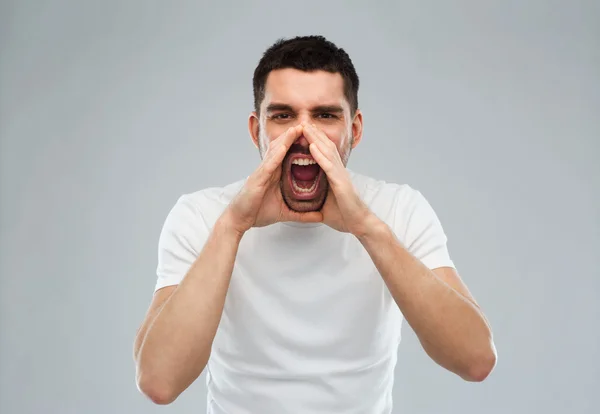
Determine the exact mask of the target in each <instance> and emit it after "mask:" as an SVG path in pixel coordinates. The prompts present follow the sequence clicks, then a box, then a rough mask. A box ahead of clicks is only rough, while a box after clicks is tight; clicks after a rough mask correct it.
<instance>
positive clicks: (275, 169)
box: [226, 125, 323, 234]
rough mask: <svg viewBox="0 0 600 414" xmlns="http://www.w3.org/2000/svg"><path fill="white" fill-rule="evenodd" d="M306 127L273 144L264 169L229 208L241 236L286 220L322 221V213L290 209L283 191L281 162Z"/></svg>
mask: <svg viewBox="0 0 600 414" xmlns="http://www.w3.org/2000/svg"><path fill="white" fill-rule="evenodd" d="M302 130H303V128H302V125H298V126H295V127H292V128H289V129H288V130H287V131H286V132H284V133H283V134H282V135H280V136H279V137H278V138H276V139H275V140H273V141H272V142H271V143H270V144H269V148H268V150H267V152H266V153H265V156H264V158H263V160H262V162H261V164H260V166H259V167H258V168H257V169H256V171H254V173H253V174H252V175H251V176H250V177H248V180H247V181H246V183H245V184H244V187H243V188H242V189H241V191H240V192H239V194H238V195H237V196H236V197H235V198H234V200H233V201H232V202H231V204H230V205H229V206H228V209H227V211H226V214H228V218H229V220H230V221H229V223H230V225H231V226H232V227H233V228H234V229H235V230H236V231H238V232H239V233H240V234H243V233H245V232H246V231H247V230H249V229H250V228H252V227H264V226H268V225H271V224H274V223H277V222H282V221H298V222H305V223H309V222H320V221H322V219H323V215H322V214H321V213H320V212H308V213H298V212H295V211H292V210H290V209H289V208H288V207H287V206H286V204H285V203H284V201H283V197H282V195H281V190H280V187H279V185H280V179H281V175H282V171H281V168H282V166H281V163H282V162H283V159H284V158H285V155H286V154H287V152H288V150H289V149H290V147H291V146H292V144H293V143H294V142H295V141H296V139H298V137H300V135H302Z"/></svg>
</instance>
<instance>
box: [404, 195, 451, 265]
mask: <svg viewBox="0 0 600 414" xmlns="http://www.w3.org/2000/svg"><path fill="white" fill-rule="evenodd" d="M409 199H410V201H409V203H408V205H406V206H405V207H404V208H401V209H399V210H398V213H397V214H398V216H397V217H396V220H395V221H396V227H397V231H398V232H399V233H401V234H403V235H404V237H403V241H404V246H405V247H406V248H407V249H408V251H410V252H411V253H412V254H413V255H414V256H415V257H417V258H418V259H419V260H420V261H421V262H422V263H423V264H425V266H427V267H428V268H429V269H435V268H438V267H455V265H454V262H453V261H452V259H451V258H450V254H449V252H448V246H447V242H448V238H447V237H446V234H445V232H444V229H443V227H442V224H441V222H440V220H439V218H438V216H437V214H436V213H435V211H434V209H433V207H432V206H431V204H430V203H429V202H428V201H427V199H426V198H425V197H424V196H423V195H422V194H421V193H420V192H419V191H417V190H413V194H412V195H411V197H409ZM398 227H401V228H398Z"/></svg>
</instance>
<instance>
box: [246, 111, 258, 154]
mask: <svg viewBox="0 0 600 414" xmlns="http://www.w3.org/2000/svg"><path fill="white" fill-rule="evenodd" d="M259 126H260V121H259V119H258V114H257V113H256V111H252V112H251V113H250V116H248V132H250V137H251V138H252V142H253V143H254V146H255V147H256V148H259V140H258V137H259V129H260V128H259Z"/></svg>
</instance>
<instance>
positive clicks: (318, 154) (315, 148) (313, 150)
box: [308, 141, 333, 175]
mask: <svg viewBox="0 0 600 414" xmlns="http://www.w3.org/2000/svg"><path fill="white" fill-rule="evenodd" d="M321 145H322V144H321V142H320V141H318V142H312V143H311V144H310V145H309V146H308V149H309V150H310V154H311V155H312V156H313V158H314V159H315V161H316V162H317V164H319V167H321V169H322V170H323V171H325V174H327V175H329V173H331V169H332V168H333V163H332V162H331V160H330V159H329V158H327V157H326V156H325V154H323V151H322V150H321Z"/></svg>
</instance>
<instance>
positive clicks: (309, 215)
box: [286, 211, 323, 223]
mask: <svg viewBox="0 0 600 414" xmlns="http://www.w3.org/2000/svg"><path fill="white" fill-rule="evenodd" d="M286 216H287V217H286V220H288V221H296V222H300V223H320V222H322V221H323V214H322V213H321V212H320V211H310V212H306V213H298V212H296V211H288V214H286Z"/></svg>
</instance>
